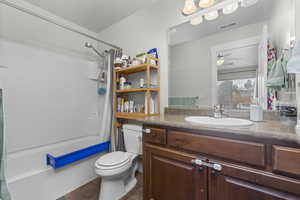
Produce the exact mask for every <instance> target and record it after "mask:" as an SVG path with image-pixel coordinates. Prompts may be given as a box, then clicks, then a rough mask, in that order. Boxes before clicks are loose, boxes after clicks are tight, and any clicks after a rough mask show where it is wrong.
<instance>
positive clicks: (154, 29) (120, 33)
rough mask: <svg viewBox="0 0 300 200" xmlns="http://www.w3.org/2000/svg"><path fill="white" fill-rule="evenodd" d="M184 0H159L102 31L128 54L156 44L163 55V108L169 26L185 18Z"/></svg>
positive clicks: (166, 77)
mask: <svg viewBox="0 0 300 200" xmlns="http://www.w3.org/2000/svg"><path fill="white" fill-rule="evenodd" d="M182 6H183V1H182V0H164V1H158V3H155V4H153V5H152V6H149V7H147V8H145V9H143V10H140V11H138V12H136V13H135V14H133V15H131V16H129V17H127V18H125V19H123V20H122V21H120V22H118V23H116V24H114V25H112V26H111V27H109V28H107V29H106V30H104V31H102V32H101V33H99V37H101V38H103V39H105V40H107V41H111V42H113V43H114V44H116V45H118V46H121V47H122V48H123V49H124V50H125V52H127V53H128V54H129V55H136V54H137V53H140V52H145V51H148V50H149V49H151V48H154V47H157V48H158V51H159V52H158V53H159V56H160V58H161V77H163V78H162V79H161V91H162V93H161V108H163V107H165V106H166V105H167V103H168V64H169V63H168V38H167V31H168V29H169V28H170V27H172V26H175V25H178V24H181V23H182V22H184V20H185V19H184V17H183V16H182V15H181V9H182Z"/></svg>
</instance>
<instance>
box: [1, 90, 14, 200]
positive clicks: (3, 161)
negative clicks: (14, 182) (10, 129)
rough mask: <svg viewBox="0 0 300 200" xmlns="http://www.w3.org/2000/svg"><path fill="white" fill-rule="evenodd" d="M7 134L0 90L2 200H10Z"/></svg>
mask: <svg viewBox="0 0 300 200" xmlns="http://www.w3.org/2000/svg"><path fill="white" fill-rule="evenodd" d="M5 141H6V140H5V133H4V116H3V101H2V89H0V159H1V160H0V162H1V163H0V181H1V182H0V200H10V199H11V197H10V194H9V192H8V188H7V183H6V177H5V172H6V148H5V146H6V145H5Z"/></svg>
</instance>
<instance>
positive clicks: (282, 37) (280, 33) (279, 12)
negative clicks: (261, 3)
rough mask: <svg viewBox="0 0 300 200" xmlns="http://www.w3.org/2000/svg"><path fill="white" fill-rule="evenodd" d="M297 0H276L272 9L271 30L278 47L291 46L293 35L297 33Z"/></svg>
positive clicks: (271, 35)
mask: <svg viewBox="0 0 300 200" xmlns="http://www.w3.org/2000/svg"><path fill="white" fill-rule="evenodd" d="M294 1H295V0H286V1H282V0H276V3H275V4H274V9H273V10H272V15H271V20H270V26H269V32H270V37H271V38H272V41H273V42H274V45H275V46H276V47H277V48H278V49H283V48H289V44H290V41H291V37H294V36H295V35H294V34H295V28H294V27H295V25H294V24H295V22H294V18H295V13H294V12H291V10H293V9H292V8H293V6H294V3H293V2H294Z"/></svg>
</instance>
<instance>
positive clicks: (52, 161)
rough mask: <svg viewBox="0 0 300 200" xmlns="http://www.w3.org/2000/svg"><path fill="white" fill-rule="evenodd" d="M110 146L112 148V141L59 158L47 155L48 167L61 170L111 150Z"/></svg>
mask: <svg viewBox="0 0 300 200" xmlns="http://www.w3.org/2000/svg"><path fill="white" fill-rule="evenodd" d="M109 146H110V141H108V142H103V143H100V144H96V145H93V146H90V147H87V148H83V149H80V150H77V151H74V152H71V153H68V154H65V155H62V156H58V157H55V156H52V155H50V154H47V155H46V160H47V165H50V166H52V167H53V168H55V169H56V168H61V167H63V166H66V165H69V164H71V163H74V162H76V161H79V160H82V159H84V158H87V157H89V156H92V155H95V154H97V153H100V152H103V151H106V150H109Z"/></svg>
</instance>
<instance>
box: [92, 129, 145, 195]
mask: <svg viewBox="0 0 300 200" xmlns="http://www.w3.org/2000/svg"><path fill="white" fill-rule="evenodd" d="M123 132H124V142H125V148H126V152H122V151H116V152H111V153H108V154H105V155H103V156H101V157H100V158H99V159H98V160H97V161H96V163H95V168H96V174H98V175H99V176H101V190H100V191H101V192H100V196H99V200H118V199H120V198H122V197H123V196H124V195H126V194H127V193H128V192H129V191H130V190H131V189H133V188H134V186H135V185H136V183H137V180H136V178H135V173H136V171H137V170H138V168H139V166H138V162H137V157H138V156H139V155H141V154H142V127H141V126H138V125H132V124H125V125H123Z"/></svg>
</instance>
